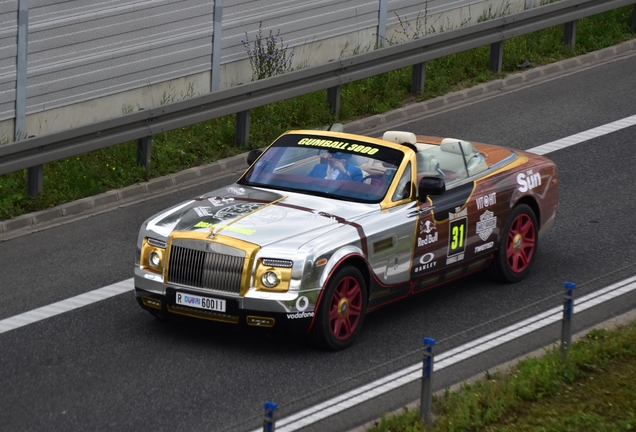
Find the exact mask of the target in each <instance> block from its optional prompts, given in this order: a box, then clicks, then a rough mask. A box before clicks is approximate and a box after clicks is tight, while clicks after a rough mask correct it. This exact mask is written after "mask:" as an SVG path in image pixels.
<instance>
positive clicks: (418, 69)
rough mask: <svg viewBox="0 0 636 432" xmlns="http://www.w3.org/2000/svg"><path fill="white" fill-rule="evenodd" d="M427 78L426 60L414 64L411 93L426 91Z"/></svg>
mask: <svg viewBox="0 0 636 432" xmlns="http://www.w3.org/2000/svg"><path fill="white" fill-rule="evenodd" d="M425 79H426V62H423V63H418V64H414V65H413V67H412V71H411V93H414V94H422V93H424V80H425Z"/></svg>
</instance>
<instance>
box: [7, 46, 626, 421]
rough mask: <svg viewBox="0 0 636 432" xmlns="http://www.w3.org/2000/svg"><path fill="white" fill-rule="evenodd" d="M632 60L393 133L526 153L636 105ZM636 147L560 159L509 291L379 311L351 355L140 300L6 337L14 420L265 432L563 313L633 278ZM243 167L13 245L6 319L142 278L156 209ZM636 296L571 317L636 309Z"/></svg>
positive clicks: (427, 299) (446, 294)
mask: <svg viewBox="0 0 636 432" xmlns="http://www.w3.org/2000/svg"><path fill="white" fill-rule="evenodd" d="M634 70H636V56H631V57H625V58H621V59H619V60H617V61H613V62H607V63H604V64H602V65H597V66H595V67H592V68H586V69H584V70H581V71H578V72H576V73H571V74H568V75H563V76H560V77H557V78H554V79H551V80H549V81H545V82H541V83H537V84H534V85H532V86H530V87H520V88H518V89H516V90H507V91H504V92H501V94H499V95H497V96H496V97H488V98H482V99H480V100H478V101H474V102H470V103H468V104H466V103H464V104H463V105H462V106H456V107H454V108H449V109H446V110H445V111H443V112H440V113H437V114H435V115H433V116H425V117H423V118H420V119H415V120H413V121H411V122H409V123H408V124H403V125H400V126H399V127H398V126H395V127H391V128H392V129H402V130H410V131H413V132H416V133H418V134H426V135H438V136H450V137H455V138H464V139H468V140H474V141H480V142H488V143H493V144H498V145H505V146H510V147H516V148H521V149H529V148H532V147H535V146H538V145H541V144H543V143H546V142H550V141H553V140H556V139H559V138H563V137H565V136H569V135H572V134H576V133H579V132H582V131H585V130H588V129H591V128H594V127H597V126H600V125H603V124H606V123H609V122H613V121H616V120H619V119H622V118H625V117H629V116H632V115H634V114H636V102H635V101H636V97H635V96H636V74H634V72H633V71H634ZM634 142H636V127H630V128H626V129H623V130H621V131H617V132H614V133H612V134H608V135H605V136H602V137H599V138H596V139H593V140H590V141H587V142H584V143H581V144H578V145H576V146H573V147H569V148H566V149H562V150H559V151H557V152H554V153H551V154H549V155H548V156H549V157H550V158H552V159H553V160H554V161H555V162H556V163H557V164H558V166H559V172H560V191H561V202H560V208H559V214H558V218H557V222H556V224H555V226H554V227H553V229H552V230H551V231H550V232H549V233H548V235H546V236H545V237H544V238H542V239H541V243H540V246H539V254H538V258H537V261H536V262H535V264H534V268H533V271H532V274H531V276H530V277H529V278H528V279H527V280H525V281H523V282H521V283H518V284H515V285H502V284H497V283H493V282H491V281H490V280H489V279H488V278H486V277H485V276H482V275H476V276H472V277H469V278H466V279H463V280H460V281H458V282H455V283H452V284H450V285H446V286H444V287H440V288H437V289H434V290H431V291H429V292H425V293H423V294H421V295H419V296H417V297H415V298H413V299H412V300H410V301H408V302H402V303H399V304H395V305H392V306H389V307H387V308H385V309H382V310H380V311H378V312H375V313H373V314H370V315H369V316H368V317H367V320H366V322H365V328H364V331H363V333H362V335H361V338H360V339H359V341H358V342H357V343H356V345H354V346H353V347H352V348H350V349H348V350H345V351H343V352H336V353H332V352H323V351H319V350H316V349H314V348H313V347H312V346H311V345H310V344H308V343H307V342H306V341H305V340H304V339H303V338H288V337H278V338H258V337H254V336H248V335H242V334H234V333H231V334H230V333H227V334H212V333H210V332H209V331H206V330H202V329H199V328H196V327H193V326H187V325H180V324H175V323H171V322H163V321H158V320H156V319H155V318H153V317H152V316H150V315H149V314H148V313H146V312H144V311H142V310H141V309H140V308H139V307H138V306H137V304H136V302H135V301H134V298H133V294H132V292H130V293H125V294H122V295H119V296H116V297H113V298H110V299H107V300H104V301H100V302H98V303H95V304H92V305H89V306H86V307H83V308H80V309H77V310H74V311H71V312H68V313H64V314H61V315H58V316H55V317H53V318H49V319H46V320H43V321H39V322H37V323H34V324H31V325H28V326H25V327H21V328H19V329H16V330H12V331H9V332H6V333H2V334H0V382H1V383H2V391H1V392H0V430H7V431H21V430H28V431H34V430H47V431H68V430H130V431H133V430H134V431H145V430H153V431H162V430H170V431H174V430H188V431H198V430H202V431H203V430H206V431H209V430H225V429H231V430H250V429H254V428H258V427H259V425H261V421H262V404H263V402H264V401H266V400H272V401H275V402H277V403H278V404H279V405H280V413H279V414H280V416H285V415H289V414H291V413H293V412H295V411H297V410H299V409H301V408H303V407H305V406H307V405H310V404H313V403H316V402H318V401H321V400H323V399H325V398H328V397H332V396H334V395H336V394H338V393H339V392H342V391H344V390H346V389H350V388H352V387H355V386H359V385H361V384H363V383H365V382H367V381H369V380H371V379H373V378H377V377H379V376H383V375H385V374H387V373H389V372H391V371H394V370H397V369H399V368H402V367H404V366H405V365H408V364H412V363H413V362H414V361H415V362H417V361H418V359H420V358H421V353H420V352H419V351H418V350H419V349H420V348H421V338H422V337H424V336H430V337H435V338H436V339H438V340H443V341H444V342H443V343H441V344H440V345H439V346H438V347H436V349H437V352H443V351H445V350H447V349H449V348H452V347H454V346H457V345H459V344H461V343H464V342H466V341H468V340H471V339H474V338H476V337H478V336H480V335H483V334H486V333H490V332H492V331H494V330H496V329H498V328H501V327H503V326H505V325H508V324H510V323H513V322H516V321H518V320H520V319H521V318H524V317H527V316H530V315H532V314H534V313H537V312H539V311H542V310H546V309H548V308H552V307H555V306H559V305H560V304H561V294H562V286H563V282H564V281H575V282H576V283H577V284H578V285H579V289H580V290H581V293H586V292H591V291H593V290H595V289H598V288H600V287H602V286H605V285H607V284H609V283H611V282H615V281H617V280H619V279H620V278H622V277H626V276H631V275H634V274H635V273H636V271H635V270H636V266H635V265H634V263H636V230H635V229H634V214H636V200H635V199H634V197H636V186H635V183H636V182H634V178H633V177H634V170H633V165H634V162H635V161H636V157H635V156H634ZM237 176H238V173H233V174H229V175H227V176H224V177H221V178H218V179H216V180H214V181H210V182H207V183H204V184H201V185H198V186H195V187H192V188H189V189H187V190H181V191H176V192H170V193H165V194H163V195H162V196H159V197H154V198H152V199H147V200H145V201H143V202H138V203H133V204H130V205H127V206H123V207H118V208H115V209H113V210H112V211H108V212H104V213H101V214H97V215H93V216H91V217H85V218H78V219H77V220H75V221H73V222H70V223H66V224H63V225H57V226H52V227H51V228H48V229H45V230H42V231H39V232H35V233H31V234H28V235H24V236H21V237H17V238H13V239H11V240H8V241H5V242H2V243H0V269H1V270H0V271H1V273H0V296H1V298H0V320H1V319H4V318H8V317H11V316H14V315H17V314H19V313H22V312H26V311H29V310H32V309H34V308H36V307H40V306H44V305H48V304H50V303H53V302H55V301H59V300H63V299H67V298H69V297H72V296H75V295H78V294H81V293H85V292H88V291H91V290H94V289H97V288H100V287H103V286H106V285H110V284H113V283H116V282H119V281H121V280H124V279H128V278H130V277H132V268H133V263H134V254H135V240H136V235H137V229H138V227H139V225H140V224H141V222H142V221H143V220H144V219H145V218H147V217H148V216H149V215H151V214H153V213H155V212H157V211H159V210H161V209H163V208H165V207H168V206H169V205H171V204H174V203H177V202H180V201H182V200H184V199H187V198H189V197H192V196H194V195H196V194H198V193H201V192H203V191H206V190H210V189H213V188H216V187H218V186H221V185H224V184H228V183H230V182H231V181H232V180H233V179H234V178H236V177H237ZM634 297H636V296H628V297H626V298H624V299H621V300H620V301H615V302H613V303H612V304H609V305H607V306H606V307H605V308H603V309H602V310H600V309H599V310H598V311H594V312H591V313H588V314H586V315H585V317H581V319H580V320H579V321H578V322H575V327H577V328H580V327H583V326H585V325H587V324H590V323H593V322H595V321H599V320H602V319H605V318H607V317H608V316H611V315H615V314H618V313H621V312H623V311H625V310H628V309H633V308H634V307H636V298H634ZM546 298H551V300H550V301H542V300H544V299H546ZM528 305H532V306H530V307H527V308H526V309H524V310H521V311H518V312H515V313H512V314H509V313H510V312H512V311H516V310H518V309H520V308H521V307H524V306H528ZM502 316H504V318H502V319H497V318H498V317H502ZM454 335H459V336H455V337H451V336H454ZM556 337H558V335H557V334H552V335H550V334H549V332H543V333H541V334H537V335H534V336H533V337H532V338H529V339H527V340H525V341H523V343H518V344H516V345H515V344H511V345H510V346H508V347H506V348H505V349H503V348H502V349H500V350H498V351H497V352H496V353H488V355H485V356H483V357H482V358H480V359H476V360H475V362H474V363H472V364H466V365H463V366H462V367H459V368H456V369H454V370H453V371H449V372H448V373H447V374H446V375H448V376H445V377H440V380H439V381H438V382H437V386H438V387H439V386H443V385H447V384H448V383H450V382H452V381H453V380H457V379H458V378H462V377H467V376H470V375H471V374H472V373H475V371H479V370H484V369H485V368H486V367H488V366H489V365H490V366H492V365H494V364H497V362H500V361H502V360H507V359H509V358H513V357H514V356H516V355H518V354H520V353H521V352H523V351H531V350H533V349H535V348H536V347H538V346H541V345H542V344H545V343H549V342H550V341H551V340H552V339H554V338H556ZM416 396H417V391H416V389H414V388H409V389H404V390H403V391H397V392H394V393H392V394H391V395H388V396H387V397H385V398H383V399H382V400H379V401H376V402H375V403H374V404H370V405H369V406H367V407H361V408H360V409H357V410H353V411H350V412H348V413H346V415H345V416H343V417H341V418H340V419H338V420H334V422H333V423H329V424H328V425H327V424H325V425H320V426H315V427H314V429H316V430H318V429H322V430H346V429H347V428H350V427H352V426H354V425H356V424H362V423H364V422H365V421H367V420H368V419H369V418H372V417H373V416H374V415H376V414H377V413H378V411H379V410H389V409H393V408H395V407H397V406H400V405H401V404H404V403H407V402H410V401H411V400H413V399H414V397H416Z"/></svg>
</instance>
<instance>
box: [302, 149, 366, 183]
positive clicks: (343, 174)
mask: <svg viewBox="0 0 636 432" xmlns="http://www.w3.org/2000/svg"><path fill="white" fill-rule="evenodd" d="M350 159H351V154H349V153H343V152H328V153H325V154H323V155H321V156H320V163H319V164H316V166H314V167H313V169H312V170H311V171H310V172H309V174H308V175H309V177H316V178H324V179H330V180H353V181H362V178H363V174H362V170H361V169H360V168H358V167H357V166H355V165H353V164H351V163H349V160H350Z"/></svg>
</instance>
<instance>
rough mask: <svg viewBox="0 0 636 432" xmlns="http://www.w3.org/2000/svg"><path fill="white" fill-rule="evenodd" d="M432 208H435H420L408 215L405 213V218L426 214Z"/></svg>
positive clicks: (432, 207)
mask: <svg viewBox="0 0 636 432" xmlns="http://www.w3.org/2000/svg"><path fill="white" fill-rule="evenodd" d="M434 208H435V206H430V207H424V208H421V209H419V210H415V211H412V212H410V213H407V214H406V217H415V216H418V215H420V214H422V213H426V212H427V211H431V210H433V209H434Z"/></svg>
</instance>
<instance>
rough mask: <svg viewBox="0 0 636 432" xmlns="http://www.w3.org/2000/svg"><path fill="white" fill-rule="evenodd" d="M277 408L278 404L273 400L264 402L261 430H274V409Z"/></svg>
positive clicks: (264, 431)
mask: <svg viewBox="0 0 636 432" xmlns="http://www.w3.org/2000/svg"><path fill="white" fill-rule="evenodd" d="M277 409H278V404H276V403H274V402H265V416H264V417H263V432H274V429H275V428H276V419H275V417H274V411H276V410H277Z"/></svg>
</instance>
